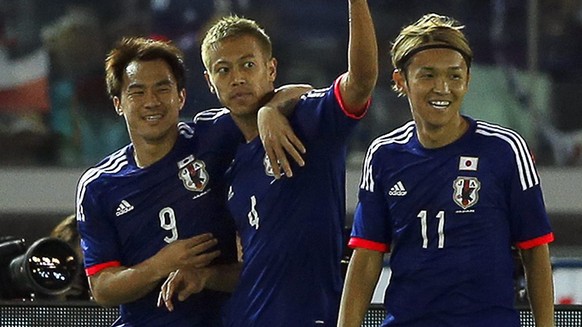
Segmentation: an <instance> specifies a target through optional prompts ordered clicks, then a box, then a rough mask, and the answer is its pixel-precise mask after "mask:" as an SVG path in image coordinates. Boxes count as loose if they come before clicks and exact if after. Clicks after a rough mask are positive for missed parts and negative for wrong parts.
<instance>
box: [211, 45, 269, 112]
mask: <svg viewBox="0 0 582 327" xmlns="http://www.w3.org/2000/svg"><path fill="white" fill-rule="evenodd" d="M208 66H209V67H207V71H206V73H205V75H206V79H207V81H208V85H209V87H210V91H211V92H213V93H215V94H216V95H217V97H218V99H219V100H220V103H222V105H224V106H226V107H228V108H229V109H230V110H231V112H232V115H233V116H234V117H235V119H236V118H237V117H240V118H245V117H249V118H251V119H255V117H256V113H257V110H258V106H259V103H260V101H261V100H262V99H263V98H264V97H265V95H267V94H268V93H270V92H271V91H273V89H274V86H273V85H274V84H273V83H274V81H275V77H276V75H277V70H276V66H277V65H276V60H275V59H274V58H269V57H268V55H267V54H266V53H265V51H263V49H262V48H261V46H260V45H259V42H258V41H257V39H256V38H255V37H253V36H251V35H242V36H237V37H229V38H226V39H224V40H222V41H220V42H219V43H218V44H216V45H215V47H214V48H212V49H211V50H210V51H209V53H208Z"/></svg>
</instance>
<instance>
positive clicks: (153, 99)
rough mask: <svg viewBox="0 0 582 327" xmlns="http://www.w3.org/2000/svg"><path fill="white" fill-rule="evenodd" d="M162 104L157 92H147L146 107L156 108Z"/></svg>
mask: <svg viewBox="0 0 582 327" xmlns="http://www.w3.org/2000/svg"><path fill="white" fill-rule="evenodd" d="M160 104H161V101H160V98H159V96H158V94H157V93H156V91H154V90H147V91H145V106H146V107H156V106H159V105H160Z"/></svg>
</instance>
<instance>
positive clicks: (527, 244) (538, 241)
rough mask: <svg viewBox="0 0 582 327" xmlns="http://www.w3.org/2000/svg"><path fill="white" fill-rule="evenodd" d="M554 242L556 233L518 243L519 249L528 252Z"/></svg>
mask: <svg viewBox="0 0 582 327" xmlns="http://www.w3.org/2000/svg"><path fill="white" fill-rule="evenodd" d="M552 241H554V233H549V234H546V235H543V236H540V237H536V238H534V239H531V240H527V241H523V242H519V243H517V247H518V248H520V249H522V250H527V249H531V248H534V247H536V246H539V245H543V244H548V243H550V242H552Z"/></svg>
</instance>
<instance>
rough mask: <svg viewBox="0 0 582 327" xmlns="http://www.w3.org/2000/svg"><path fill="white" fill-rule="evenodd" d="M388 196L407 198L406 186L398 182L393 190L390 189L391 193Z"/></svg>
mask: <svg viewBox="0 0 582 327" xmlns="http://www.w3.org/2000/svg"><path fill="white" fill-rule="evenodd" d="M388 195H391V196H405V195H406V189H405V188H404V184H402V181H398V183H396V184H394V186H392V188H391V189H390V192H388Z"/></svg>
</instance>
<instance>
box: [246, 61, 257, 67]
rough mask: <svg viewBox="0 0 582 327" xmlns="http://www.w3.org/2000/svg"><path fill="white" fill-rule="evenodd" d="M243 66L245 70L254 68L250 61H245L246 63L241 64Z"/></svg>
mask: <svg viewBox="0 0 582 327" xmlns="http://www.w3.org/2000/svg"><path fill="white" fill-rule="evenodd" d="M243 66H244V67H245V68H253V67H255V63H254V62H252V61H247V62H245V63H244V64H243Z"/></svg>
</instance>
